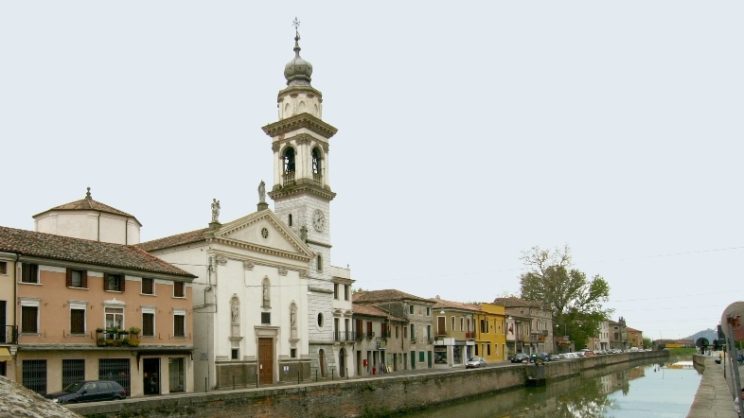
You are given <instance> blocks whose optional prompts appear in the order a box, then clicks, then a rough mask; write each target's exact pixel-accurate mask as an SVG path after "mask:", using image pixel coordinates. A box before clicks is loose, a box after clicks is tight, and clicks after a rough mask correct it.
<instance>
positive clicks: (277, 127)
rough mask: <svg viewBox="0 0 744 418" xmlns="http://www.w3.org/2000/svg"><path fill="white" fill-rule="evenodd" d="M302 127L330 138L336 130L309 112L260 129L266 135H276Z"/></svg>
mask: <svg viewBox="0 0 744 418" xmlns="http://www.w3.org/2000/svg"><path fill="white" fill-rule="evenodd" d="M302 128H307V129H309V130H311V131H313V132H315V133H317V134H318V135H322V136H323V137H325V138H331V137H332V136H333V135H335V134H336V132H337V131H338V129H336V128H335V127H333V126H331V125H330V124H327V123H325V122H323V121H322V120H320V119H318V118H317V117H315V116H313V115H311V114H309V113H300V114H299V115H294V116H292V117H289V118H287V119H282V120H280V121H278V122H274V123H270V124H268V125H266V126H264V127H263V128H261V129H263V131H264V132H265V133H266V135H269V136H270V137H277V136H279V135H284V134H286V133H289V132H292V131H296V130H298V129H302Z"/></svg>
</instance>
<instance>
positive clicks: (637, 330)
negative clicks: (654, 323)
mask: <svg viewBox="0 0 744 418" xmlns="http://www.w3.org/2000/svg"><path fill="white" fill-rule="evenodd" d="M625 331H626V332H640V333H643V331H641V330H639V329H635V328H631V327H628V326H626V327H625Z"/></svg>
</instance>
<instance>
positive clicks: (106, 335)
mask: <svg viewBox="0 0 744 418" xmlns="http://www.w3.org/2000/svg"><path fill="white" fill-rule="evenodd" d="M139 343H140V329H139V328H136V327H132V328H129V329H128V330H127V329H118V328H107V329H103V328H98V329H96V345H98V346H99V347H106V346H111V347H121V346H129V347H137V346H138V345H139Z"/></svg>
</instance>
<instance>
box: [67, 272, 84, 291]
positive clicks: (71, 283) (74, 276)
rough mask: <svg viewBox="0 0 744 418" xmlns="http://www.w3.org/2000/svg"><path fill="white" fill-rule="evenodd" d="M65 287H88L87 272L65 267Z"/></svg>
mask: <svg viewBox="0 0 744 418" xmlns="http://www.w3.org/2000/svg"><path fill="white" fill-rule="evenodd" d="M67 287H88V274H87V272H86V271H85V270H73V269H67Z"/></svg>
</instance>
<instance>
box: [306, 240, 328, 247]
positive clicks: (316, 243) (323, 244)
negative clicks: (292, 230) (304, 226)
mask: <svg viewBox="0 0 744 418" xmlns="http://www.w3.org/2000/svg"><path fill="white" fill-rule="evenodd" d="M305 242H307V243H308V244H313V245H317V246H318V247H325V248H333V246H332V245H331V244H326V243H325V242H318V241H313V240H311V239H309V240H307V241H305Z"/></svg>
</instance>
